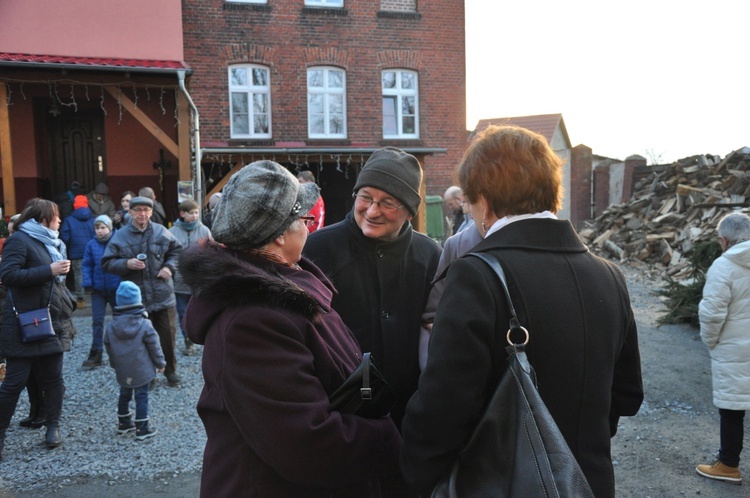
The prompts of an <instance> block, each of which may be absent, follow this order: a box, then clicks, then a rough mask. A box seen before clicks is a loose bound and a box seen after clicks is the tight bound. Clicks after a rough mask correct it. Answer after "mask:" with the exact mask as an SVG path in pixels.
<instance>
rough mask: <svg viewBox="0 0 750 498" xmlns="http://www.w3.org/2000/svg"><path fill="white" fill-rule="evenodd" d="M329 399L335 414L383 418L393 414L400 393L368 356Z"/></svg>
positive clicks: (363, 356)
mask: <svg viewBox="0 0 750 498" xmlns="http://www.w3.org/2000/svg"><path fill="white" fill-rule="evenodd" d="M328 399H329V400H330V402H331V408H332V409H333V410H334V411H337V412H341V413H349V414H354V415H359V416H361V417H367V418H379V417H384V416H386V415H388V412H390V411H391V408H393V405H394V404H395V403H396V393H395V392H394V391H393V389H392V388H391V386H389V385H388V382H386V380H385V377H383V374H382V373H380V370H378V369H377V367H376V366H375V364H374V363H373V362H372V355H371V354H370V353H364V354H363V355H362V363H360V364H359V366H358V367H357V368H356V369H355V370H354V372H352V373H351V375H349V377H347V379H346V380H345V381H344V383H343V384H341V386H339V388H338V389H336V391H334V393H333V394H331V395H330V396H329V398H328Z"/></svg>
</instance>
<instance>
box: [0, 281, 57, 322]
mask: <svg viewBox="0 0 750 498" xmlns="http://www.w3.org/2000/svg"><path fill="white" fill-rule="evenodd" d="M54 290H55V281H54V280H53V281H52V287H50V289H49V299H47V308H49V307H50V306H51V305H52V291H54ZM8 299H9V300H10V306H11V308H13V313H14V314H15V315H16V318H18V311H17V310H16V303H14V302H13V295H12V294H11V292H10V287H8Z"/></svg>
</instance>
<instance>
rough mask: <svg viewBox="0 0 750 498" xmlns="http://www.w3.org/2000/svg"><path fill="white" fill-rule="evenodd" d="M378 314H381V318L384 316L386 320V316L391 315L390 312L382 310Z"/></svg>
mask: <svg viewBox="0 0 750 498" xmlns="http://www.w3.org/2000/svg"><path fill="white" fill-rule="evenodd" d="M380 315H381V316H382V317H383V318H385V319H386V320H388V318H389V317H390V316H391V314H390V313H388V312H387V311H383V312H382V313H381V314H380Z"/></svg>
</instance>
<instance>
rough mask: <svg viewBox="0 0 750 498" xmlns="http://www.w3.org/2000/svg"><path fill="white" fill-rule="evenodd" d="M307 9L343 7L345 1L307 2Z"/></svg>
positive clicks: (317, 0)
mask: <svg viewBox="0 0 750 498" xmlns="http://www.w3.org/2000/svg"><path fill="white" fill-rule="evenodd" d="M305 6H307V7H343V6H344V0H305Z"/></svg>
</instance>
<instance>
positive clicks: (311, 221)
mask: <svg viewBox="0 0 750 498" xmlns="http://www.w3.org/2000/svg"><path fill="white" fill-rule="evenodd" d="M299 219H301V220H302V222H303V223H304V224H305V226H306V227H311V226H313V225H315V216H300V218H299Z"/></svg>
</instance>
